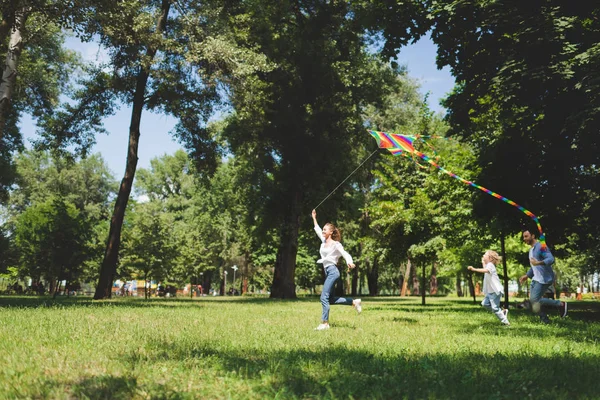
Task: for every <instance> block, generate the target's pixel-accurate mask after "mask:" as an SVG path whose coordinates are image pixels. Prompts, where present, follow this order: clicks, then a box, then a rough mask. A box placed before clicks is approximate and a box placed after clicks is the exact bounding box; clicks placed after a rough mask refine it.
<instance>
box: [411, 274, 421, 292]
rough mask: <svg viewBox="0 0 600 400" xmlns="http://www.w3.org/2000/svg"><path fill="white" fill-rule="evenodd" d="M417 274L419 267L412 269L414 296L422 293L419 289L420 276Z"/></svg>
mask: <svg viewBox="0 0 600 400" xmlns="http://www.w3.org/2000/svg"><path fill="white" fill-rule="evenodd" d="M417 274H418V272H417V268H413V269H412V271H411V275H412V284H413V290H412V294H413V296H418V295H420V294H421V292H420V291H419V276H418V275H417Z"/></svg>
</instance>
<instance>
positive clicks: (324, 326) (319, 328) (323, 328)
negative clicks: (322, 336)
mask: <svg viewBox="0 0 600 400" xmlns="http://www.w3.org/2000/svg"><path fill="white" fill-rule="evenodd" d="M325 329H329V324H319V326H317V327H316V328H315V331H324V330H325Z"/></svg>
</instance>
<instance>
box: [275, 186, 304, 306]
mask: <svg viewBox="0 0 600 400" xmlns="http://www.w3.org/2000/svg"><path fill="white" fill-rule="evenodd" d="M289 200H290V202H289V206H288V207H287V209H286V212H285V214H286V215H285V216H284V221H283V226H282V228H281V241H280V244H279V250H278V251H277V259H276V261H275V273H274V274H273V285H272V286H271V296H270V297H271V298H275V299H295V298H296V281H295V277H296V255H297V254H298V232H299V230H300V206H301V201H302V192H301V191H300V190H299V189H298V188H297V187H293V188H292V189H291V190H290V196H289Z"/></svg>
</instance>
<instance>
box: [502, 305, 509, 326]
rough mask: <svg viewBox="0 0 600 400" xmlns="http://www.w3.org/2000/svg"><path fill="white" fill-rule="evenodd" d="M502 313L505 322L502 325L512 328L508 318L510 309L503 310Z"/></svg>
mask: <svg viewBox="0 0 600 400" xmlns="http://www.w3.org/2000/svg"><path fill="white" fill-rule="evenodd" d="M502 313H503V314H504V321H502V325H506V326H510V322H508V318H506V317H507V316H508V308H505V309H503V310H502Z"/></svg>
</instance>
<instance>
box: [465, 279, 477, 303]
mask: <svg viewBox="0 0 600 400" xmlns="http://www.w3.org/2000/svg"><path fill="white" fill-rule="evenodd" d="M467 280H468V281H469V293H470V294H471V296H473V304H475V303H477V293H475V285H474V284H473V274H472V273H469V274H467Z"/></svg>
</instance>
